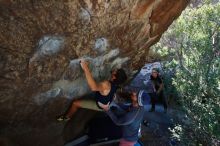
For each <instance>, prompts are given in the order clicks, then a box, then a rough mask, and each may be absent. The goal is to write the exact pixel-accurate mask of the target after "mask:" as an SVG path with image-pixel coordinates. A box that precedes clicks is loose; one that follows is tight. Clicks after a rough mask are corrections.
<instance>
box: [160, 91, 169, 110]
mask: <svg viewBox="0 0 220 146" xmlns="http://www.w3.org/2000/svg"><path fill="white" fill-rule="evenodd" d="M160 96H161V97H162V102H163V107H164V112H165V113H166V112H167V98H166V96H165V95H164V93H163V91H162V92H161V95H160Z"/></svg>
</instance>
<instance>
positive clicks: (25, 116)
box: [0, 0, 188, 146]
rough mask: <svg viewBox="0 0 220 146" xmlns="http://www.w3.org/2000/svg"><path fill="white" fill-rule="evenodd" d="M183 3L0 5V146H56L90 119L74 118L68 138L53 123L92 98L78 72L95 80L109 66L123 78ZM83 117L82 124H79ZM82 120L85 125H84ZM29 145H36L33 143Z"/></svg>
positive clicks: (75, 0) (4, 0)
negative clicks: (84, 65)
mask: <svg viewBox="0 0 220 146" xmlns="http://www.w3.org/2000/svg"><path fill="white" fill-rule="evenodd" d="M187 4H188V0H65V1H29V0H26V1H12V0H1V1H0V32H1V33H0V130H1V131H0V145H13V146H14V145H22V146H26V145H27V146H29V145H33V146H34V145H38V146H42V145H47V146H50V145H51V146H56V145H57V146H60V145H63V143H65V142H66V141H68V140H70V139H71V138H74V137H75V136H76V135H77V134H79V133H80V130H81V129H83V126H78V129H77V130H76V129H75V128H74V126H73V125H74V124H75V125H76V123H77V121H78V120H79V119H77V118H80V115H81V114H82V113H83V114H84V116H83V117H82V118H85V117H87V119H89V117H91V115H92V113H93V112H92V111H91V112H90V111H79V112H78V113H77V115H76V119H73V120H72V123H73V125H71V126H70V128H71V127H72V129H69V130H70V131H72V133H71V132H66V130H64V129H65V125H64V124H58V123H57V122H56V121H55V117H56V116H57V115H59V114H61V113H63V112H64V111H65V110H66V109H67V107H68V106H69V104H70V103H71V100H72V99H73V98H78V97H81V96H83V95H85V94H86V93H88V92H90V91H89V89H88V85H87V83H86V80H85V77H84V75H83V74H82V70H81V68H80V66H79V60H80V59H82V58H84V59H86V60H88V61H89V62H90V68H91V70H92V73H93V75H94V77H95V78H96V79H97V80H101V79H104V78H107V77H108V75H109V72H110V70H111V69H112V68H114V67H121V66H122V67H125V68H126V69H127V72H128V73H129V75H132V74H130V73H131V72H132V71H135V70H137V69H139V68H140V67H141V66H142V65H143V64H144V63H145V61H146V57H147V55H148V50H149V47H150V46H151V45H153V44H154V43H156V42H157V41H158V40H159V39H160V37H161V35H162V33H163V32H164V31H166V30H167V28H168V27H169V25H170V24H171V23H172V22H173V21H174V20H175V19H176V18H177V17H178V16H179V15H180V14H181V12H182V11H183V10H184V9H185V7H186V5H187ZM82 118H81V119H82ZM87 119H84V120H85V122H82V123H86V120H87ZM79 121H82V120H79ZM33 142H34V143H33Z"/></svg>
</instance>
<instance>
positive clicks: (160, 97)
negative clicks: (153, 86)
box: [149, 91, 167, 110]
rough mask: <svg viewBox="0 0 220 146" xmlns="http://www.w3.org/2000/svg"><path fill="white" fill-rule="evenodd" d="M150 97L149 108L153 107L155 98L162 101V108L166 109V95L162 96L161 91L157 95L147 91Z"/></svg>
mask: <svg viewBox="0 0 220 146" xmlns="http://www.w3.org/2000/svg"><path fill="white" fill-rule="evenodd" d="M149 95H150V97H151V105H152V107H151V109H153V110H154V109H155V104H156V102H157V100H161V101H162V103H163V107H164V109H167V100H166V97H165V96H164V93H163V91H161V92H160V94H159V95H157V94H156V93H149Z"/></svg>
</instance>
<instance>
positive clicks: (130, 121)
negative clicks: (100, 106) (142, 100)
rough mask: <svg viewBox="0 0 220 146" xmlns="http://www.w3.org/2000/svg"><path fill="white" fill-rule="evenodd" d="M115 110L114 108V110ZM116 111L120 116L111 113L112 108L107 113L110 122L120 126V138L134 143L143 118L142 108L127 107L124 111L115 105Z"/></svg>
mask: <svg viewBox="0 0 220 146" xmlns="http://www.w3.org/2000/svg"><path fill="white" fill-rule="evenodd" d="M114 109H115V108H114ZM116 111H120V113H121V114H120V116H118V115H117V114H116V113H115V110H114V112H113V110H112V108H110V110H108V111H107V114H108V115H109V116H110V118H111V119H112V121H113V122H114V123H115V124H116V125H119V126H122V133H123V135H122V138H123V139H125V140H128V141H134V142H136V141H137V140H138V131H139V128H140V125H141V122H142V120H143V117H144V107H143V106H138V107H133V106H132V105H131V106H129V110H128V111H126V110H124V108H122V107H121V106H120V105H119V104H116Z"/></svg>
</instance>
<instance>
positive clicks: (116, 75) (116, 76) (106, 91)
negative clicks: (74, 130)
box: [57, 60, 127, 121]
mask: <svg viewBox="0 0 220 146" xmlns="http://www.w3.org/2000/svg"><path fill="white" fill-rule="evenodd" d="M80 65H81V67H82V70H83V71H84V73H85V77H86V80H87V82H88V85H89V87H90V89H91V90H92V91H93V93H92V94H90V95H89V96H86V97H85V98H83V99H78V100H74V101H73V103H72V105H71V107H70V108H69V109H68V111H67V112H66V114H63V115H61V116H59V117H58V118H57V121H68V120H70V118H71V117H72V116H73V115H74V113H75V112H76V111H77V109H78V108H87V109H92V110H96V111H101V110H102V108H101V107H100V106H99V105H98V104H97V103H98V102H100V103H102V104H108V103H111V102H112V100H113V98H114V96H115V92H116V90H117V88H118V87H119V85H121V84H123V83H124V82H125V81H126V80H127V75H126V73H125V71H124V70H123V69H115V70H112V71H111V77H110V79H109V80H104V81H102V82H100V83H97V82H96V81H95V80H94V78H93V76H92V74H91V71H90V69H89V67H88V65H89V63H88V62H86V61H85V60H81V61H80Z"/></svg>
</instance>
